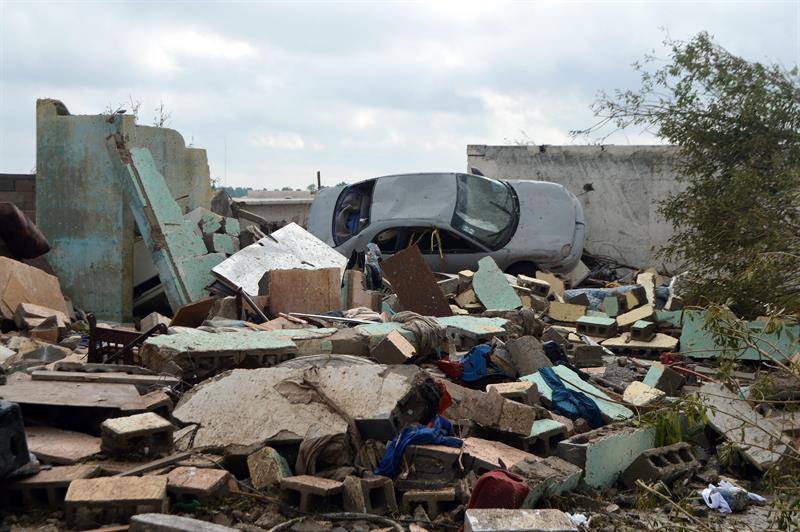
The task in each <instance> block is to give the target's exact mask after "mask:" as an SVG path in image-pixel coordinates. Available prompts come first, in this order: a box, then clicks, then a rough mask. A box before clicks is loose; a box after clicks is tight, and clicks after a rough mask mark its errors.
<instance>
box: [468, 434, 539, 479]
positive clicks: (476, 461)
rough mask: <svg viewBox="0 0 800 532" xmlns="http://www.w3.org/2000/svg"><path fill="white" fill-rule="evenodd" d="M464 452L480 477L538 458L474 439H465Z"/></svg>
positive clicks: (487, 441)
mask: <svg viewBox="0 0 800 532" xmlns="http://www.w3.org/2000/svg"><path fill="white" fill-rule="evenodd" d="M463 451H464V454H465V455H467V456H468V457H469V463H470V467H471V468H472V470H473V471H474V472H475V474H476V475H478V476H481V475H483V474H484V473H486V472H487V471H493V470H495V469H510V468H511V467H513V466H514V464H516V463H518V462H522V461H524V460H536V456H534V455H532V454H530V453H526V452H525V451H521V450H519V449H517V448H515V447H511V446H510V445H506V444H505V443H502V442H499V441H492V440H484V439H482V438H474V437H470V438H465V439H464V447H463Z"/></svg>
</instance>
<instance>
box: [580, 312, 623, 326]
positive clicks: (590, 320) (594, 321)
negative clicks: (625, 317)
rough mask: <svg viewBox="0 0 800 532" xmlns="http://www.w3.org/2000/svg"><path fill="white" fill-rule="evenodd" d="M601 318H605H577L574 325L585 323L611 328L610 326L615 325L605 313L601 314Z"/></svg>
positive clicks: (614, 321)
mask: <svg viewBox="0 0 800 532" xmlns="http://www.w3.org/2000/svg"><path fill="white" fill-rule="evenodd" d="M603 316H605V317H602V316H581V317H580V318H578V320H577V321H576V323H585V324H587V325H602V326H604V327H611V326H612V325H615V324H616V323H617V321H616V320H612V319H611V318H609V317H608V316H606V315H605V313H604V314H603Z"/></svg>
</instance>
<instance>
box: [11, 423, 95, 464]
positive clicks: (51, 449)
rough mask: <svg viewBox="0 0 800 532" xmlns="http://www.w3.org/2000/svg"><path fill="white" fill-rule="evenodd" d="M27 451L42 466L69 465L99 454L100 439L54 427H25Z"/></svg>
mask: <svg viewBox="0 0 800 532" xmlns="http://www.w3.org/2000/svg"><path fill="white" fill-rule="evenodd" d="M25 435H26V436H27V439H28V449H29V450H30V451H31V452H32V453H33V454H35V455H36V458H37V459H38V460H39V461H40V462H42V463H44V464H56V465H70V464H74V463H76V462H80V461H82V460H85V459H86V458H89V457H90V456H93V455H95V454H98V453H99V452H100V438H97V437H95V436H90V435H88V434H84V433H82V432H73V431H70V430H61V429H57V428H54V427H46V426H31V427H25Z"/></svg>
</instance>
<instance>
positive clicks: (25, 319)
mask: <svg viewBox="0 0 800 532" xmlns="http://www.w3.org/2000/svg"><path fill="white" fill-rule="evenodd" d="M47 318H55V319H56V328H57V329H58V328H60V329H63V328H64V327H65V326H66V324H67V323H69V317H67V314H66V313H65V312H63V311H61V310H56V309H52V308H47V307H43V306H41V305H34V304H33V303H20V304H19V305H17V308H16V310H15V311H14V325H16V326H17V328H18V329H33V328H35V327H38V326H39V325H41V324H42V323H43V322H44V321H45V320H46V319H47Z"/></svg>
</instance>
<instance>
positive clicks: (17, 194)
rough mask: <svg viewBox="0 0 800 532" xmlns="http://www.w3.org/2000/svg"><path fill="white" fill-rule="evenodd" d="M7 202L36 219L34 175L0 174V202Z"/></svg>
mask: <svg viewBox="0 0 800 532" xmlns="http://www.w3.org/2000/svg"><path fill="white" fill-rule="evenodd" d="M3 201H8V202H11V203H13V204H14V205H16V206H17V207H19V210H21V211H22V212H24V213H25V215H26V216H27V217H28V218H30V219H31V220H35V219H36V174H0V202H3Z"/></svg>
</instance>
